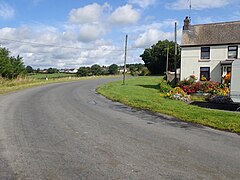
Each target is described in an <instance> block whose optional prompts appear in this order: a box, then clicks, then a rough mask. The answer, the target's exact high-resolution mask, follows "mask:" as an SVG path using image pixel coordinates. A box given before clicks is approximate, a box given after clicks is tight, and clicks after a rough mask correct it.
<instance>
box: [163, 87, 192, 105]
mask: <svg viewBox="0 0 240 180" xmlns="http://www.w3.org/2000/svg"><path fill="white" fill-rule="evenodd" d="M167 97H168V98H170V99H174V100H179V101H184V102H188V101H190V96H188V95H187V94H186V93H185V92H184V91H183V90H182V89H181V88H180V87H175V88H174V89H173V90H171V91H170V92H169V93H167Z"/></svg>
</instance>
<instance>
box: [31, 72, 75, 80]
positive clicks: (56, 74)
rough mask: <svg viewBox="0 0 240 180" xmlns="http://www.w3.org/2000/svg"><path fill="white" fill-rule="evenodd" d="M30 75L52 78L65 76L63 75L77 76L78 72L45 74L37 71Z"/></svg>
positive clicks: (37, 77)
mask: <svg viewBox="0 0 240 180" xmlns="http://www.w3.org/2000/svg"><path fill="white" fill-rule="evenodd" d="M28 76H29V77H31V78H35V79H45V78H46V77H47V78H48V79H51V78H63V77H76V74H69V73H53V74H43V73H37V74H29V75H28Z"/></svg>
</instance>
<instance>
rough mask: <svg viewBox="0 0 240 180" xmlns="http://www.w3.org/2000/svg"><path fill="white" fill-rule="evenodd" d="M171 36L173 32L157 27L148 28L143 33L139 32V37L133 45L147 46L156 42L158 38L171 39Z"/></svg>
mask: <svg viewBox="0 0 240 180" xmlns="http://www.w3.org/2000/svg"><path fill="white" fill-rule="evenodd" d="M173 37H174V33H173V32H162V31H160V30H157V29H149V30H147V31H146V32H144V33H143V34H141V35H140V36H139V38H138V39H137V40H136V41H135V47H138V48H148V47H150V46H152V45H153V44H156V43H157V42H158V41H159V40H165V39H169V40H172V39H173Z"/></svg>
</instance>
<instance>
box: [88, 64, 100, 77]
mask: <svg viewBox="0 0 240 180" xmlns="http://www.w3.org/2000/svg"><path fill="white" fill-rule="evenodd" d="M91 72H92V74H93V75H96V76H98V75H102V68H101V66H99V65H98V64H94V65H92V66H91Z"/></svg>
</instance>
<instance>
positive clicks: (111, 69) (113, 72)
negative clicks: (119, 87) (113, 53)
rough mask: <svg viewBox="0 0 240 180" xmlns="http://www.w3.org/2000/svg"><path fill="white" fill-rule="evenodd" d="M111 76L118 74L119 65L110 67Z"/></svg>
mask: <svg viewBox="0 0 240 180" xmlns="http://www.w3.org/2000/svg"><path fill="white" fill-rule="evenodd" d="M108 71H109V74H118V65H117V64H112V65H110V66H109V69H108Z"/></svg>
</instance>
